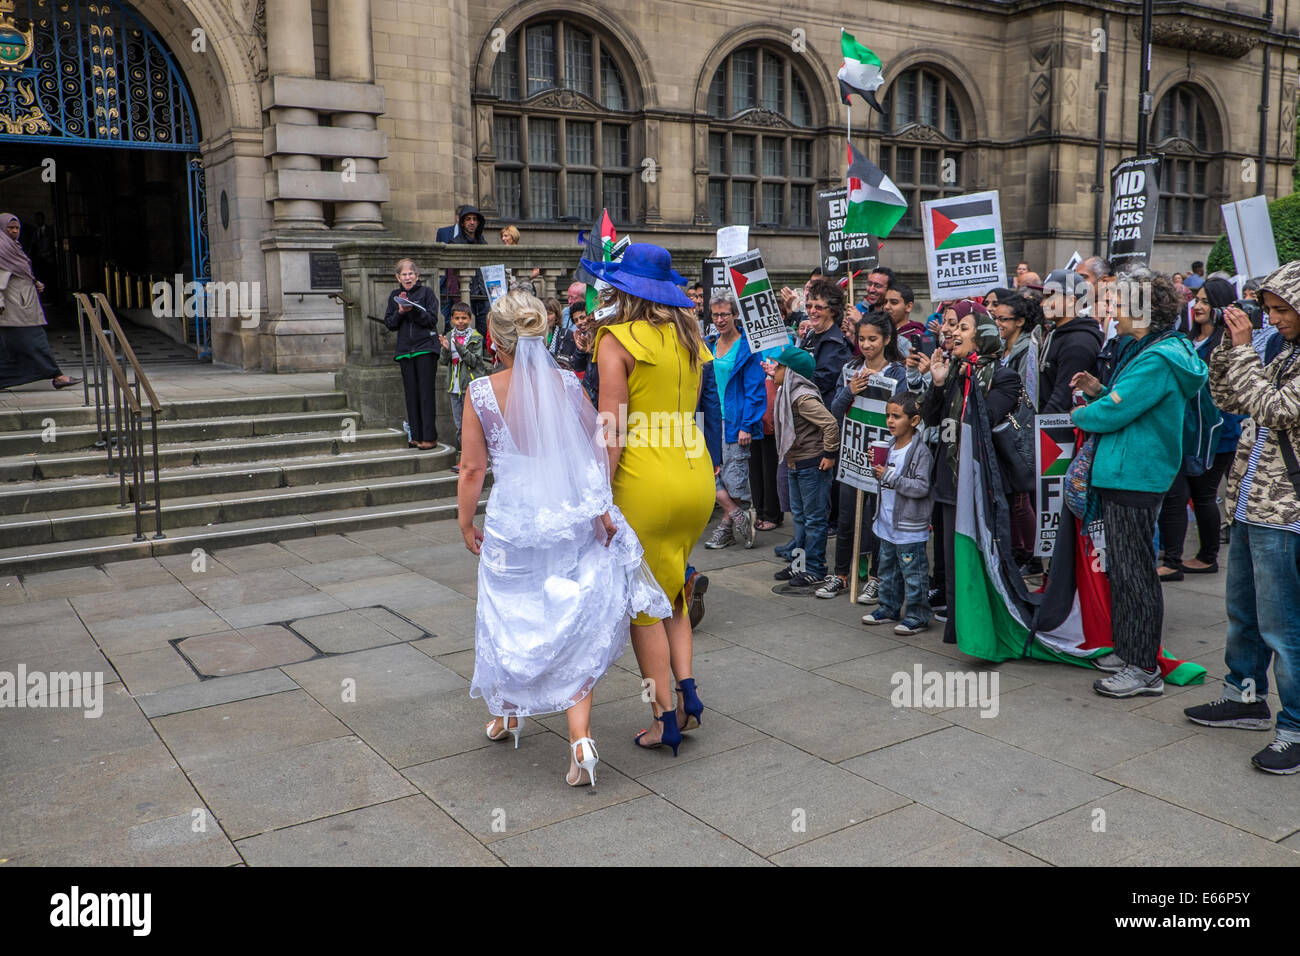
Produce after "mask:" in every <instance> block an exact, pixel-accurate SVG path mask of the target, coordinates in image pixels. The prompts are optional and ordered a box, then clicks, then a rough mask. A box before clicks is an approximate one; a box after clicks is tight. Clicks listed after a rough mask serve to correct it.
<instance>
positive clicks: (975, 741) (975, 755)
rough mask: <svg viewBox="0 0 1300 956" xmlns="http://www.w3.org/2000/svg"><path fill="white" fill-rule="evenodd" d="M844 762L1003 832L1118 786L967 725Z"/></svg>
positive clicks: (940, 809) (992, 831)
mask: <svg viewBox="0 0 1300 956" xmlns="http://www.w3.org/2000/svg"><path fill="white" fill-rule="evenodd" d="M840 766H841V767H843V768H845V769H847V770H850V771H852V772H853V773H856V774H858V775H859V776H861V777H863V778H865V779H867V780H871V781H873V782H875V783H878V784H881V785H882V786H886V787H889V788H890V789H892V790H895V791H897V792H898V793H901V794H905V795H906V796H908V797H910V798H912V799H913V800H915V801H916V802H917V803H922V804H925V805H926V806H928V807H930V808H931V809H932V810H937V811H938V812H940V813H942V814H944V815H945V816H949V817H952V818H953V819H955V820H957V821H959V822H961V823H965V824H966V825H967V826H970V827H973V828H975V829H977V830H980V831H982V832H984V833H987V834H989V835H990V836H993V837H999V838H1000V837H1004V836H1006V835H1007V834H1010V833H1014V832H1016V831H1017V830H1022V829H1024V828H1025V827H1027V826H1032V825H1033V824H1035V823H1038V822H1040V821H1042V820H1046V819H1048V818H1049V817H1053V816H1057V815H1058V814H1060V813H1062V812H1064V811H1066V810H1071V809H1073V808H1074V807H1077V806H1080V805H1082V804H1084V803H1085V802H1087V801H1089V800H1096V799H1098V798H1100V797H1101V796H1104V795H1105V794H1107V793H1111V792H1113V791H1115V790H1118V789H1119V787H1118V786H1116V785H1115V784H1113V783H1109V782H1107V781H1106V780H1102V779H1099V778H1098V777H1095V776H1092V775H1091V774H1086V773H1083V772H1081V771H1078V770H1074V769H1072V768H1070V767H1066V766H1064V765H1063V764H1059V763H1056V762H1055V761H1053V760H1048V759H1047V758H1045V757H1040V756H1038V755H1037V754H1031V753H1029V752H1027V751H1024V750H1019V749H1017V748H1015V747H1011V746H1009V745H1007V744H1004V743H1001V742H1000V741H996V740H993V739H992V738H990V737H985V736H983V735H981V734H977V733H974V732H973V731H970V730H967V729H966V728H964V727H950V728H948V729H946V730H940V731H936V732H935V733H932V734H926V735H925V736H924V737H917V738H915V739H913V740H907V741H904V742H903V743H900V744H895V745H894V746H892V747H887V748H885V749H884V750H877V751H874V752H872V753H869V754H864V755H863V756H861V757H854V758H852V759H851V760H846V761H844V762H843V763H842V764H840Z"/></svg>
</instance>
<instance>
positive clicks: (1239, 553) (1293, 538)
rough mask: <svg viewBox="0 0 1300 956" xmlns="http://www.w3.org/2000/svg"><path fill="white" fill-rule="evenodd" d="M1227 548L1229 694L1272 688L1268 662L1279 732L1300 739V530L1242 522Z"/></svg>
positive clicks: (1260, 697)
mask: <svg viewBox="0 0 1300 956" xmlns="http://www.w3.org/2000/svg"><path fill="white" fill-rule="evenodd" d="M1230 540H1231V545H1230V547H1229V548H1228V578H1227V581H1226V583H1225V588H1224V590H1225V594H1226V601H1227V606H1228V646H1227V648H1226V649H1225V650H1224V652H1223V657H1224V662H1225V663H1226V664H1227V665H1228V679H1227V682H1226V683H1225V685H1224V688H1223V689H1224V693H1225V694H1226V695H1227V696H1229V697H1231V698H1234V699H1237V700H1241V699H1242V698H1243V697H1244V696H1245V691H1246V689H1247V685H1246V681H1247V680H1251V681H1254V688H1253V689H1254V699H1255V700H1263V699H1264V695H1265V694H1266V693H1268V664H1269V660H1270V658H1271V659H1272V662H1273V677H1274V678H1275V679H1276V682H1277V695H1278V697H1280V698H1281V699H1282V709H1281V711H1279V712H1278V715H1277V735H1278V736H1279V737H1280V738H1282V739H1283V740H1290V741H1292V742H1294V743H1300V535H1297V534H1295V533H1294V532H1291V531H1286V530H1284V529H1282V528H1266V527H1261V526H1260V525H1249V524H1245V523H1243V522H1241V521H1237V522H1235V523H1234V524H1233V525H1232V537H1231V539H1230Z"/></svg>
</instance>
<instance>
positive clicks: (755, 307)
mask: <svg viewBox="0 0 1300 956" xmlns="http://www.w3.org/2000/svg"><path fill="white" fill-rule="evenodd" d="M724 261H725V262H726V264H727V276H728V278H729V279H730V281H731V293H732V295H734V296H735V297H736V303H737V304H738V305H739V306H740V327H741V329H742V330H743V331H744V333H745V338H746V339H747V340H748V341H749V348H750V351H752V352H762V351H764V350H766V349H771V348H780V347H783V346H786V345H789V344H790V333H789V332H787V331H786V328H785V322H784V321H783V320H782V318H781V308H780V306H779V305H778V303H777V299H776V292H775V291H774V290H773V289H772V281H771V280H770V279H769V278H768V277H767V268H766V267H765V266H764V265H763V256H762V255H761V254H760V253H759V251H758V250H757V249H751V250H750V251H749V252H746V253H744V254H742V255H739V256H732V257H731V258H729V259H726V260H724Z"/></svg>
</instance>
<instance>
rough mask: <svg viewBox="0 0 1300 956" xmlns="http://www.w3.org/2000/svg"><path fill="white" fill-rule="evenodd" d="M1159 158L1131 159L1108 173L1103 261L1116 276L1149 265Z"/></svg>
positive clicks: (1142, 157)
mask: <svg viewBox="0 0 1300 956" xmlns="http://www.w3.org/2000/svg"><path fill="white" fill-rule="evenodd" d="M1159 172H1160V157H1159V156H1131V157H1129V158H1128V159H1122V160H1120V162H1119V164H1118V165H1117V166H1116V167H1115V168H1114V169H1112V170H1111V171H1110V227H1109V232H1108V235H1109V241H1108V244H1107V249H1106V258H1107V259H1109V260H1110V266H1111V269H1112V270H1113V271H1115V272H1116V273H1119V272H1132V271H1133V270H1135V269H1139V268H1142V267H1144V266H1148V265H1150V263H1151V247H1152V246H1153V245H1154V244H1155V241H1156V213H1157V211H1158V209H1159V206H1160V187H1159V179H1158V173H1159Z"/></svg>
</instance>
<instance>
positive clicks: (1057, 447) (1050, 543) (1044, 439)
mask: <svg viewBox="0 0 1300 956" xmlns="http://www.w3.org/2000/svg"><path fill="white" fill-rule="evenodd" d="M1034 429H1035V434H1034V458H1035V473H1036V474H1037V476H1038V489H1037V490H1038V517H1037V522H1036V527H1035V529H1034V554H1036V555H1038V556H1039V557H1040V558H1050V557H1051V556H1052V548H1053V547H1054V546H1055V545H1056V529H1057V526H1058V525H1059V524H1060V523H1061V503H1062V501H1063V500H1064V493H1065V473H1066V471H1068V470H1069V467H1070V462H1072V461H1073V460H1074V451H1075V449H1074V422H1073V420H1072V419H1071V418H1070V416H1069V415H1055V414H1053V415H1035V416H1034Z"/></svg>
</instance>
